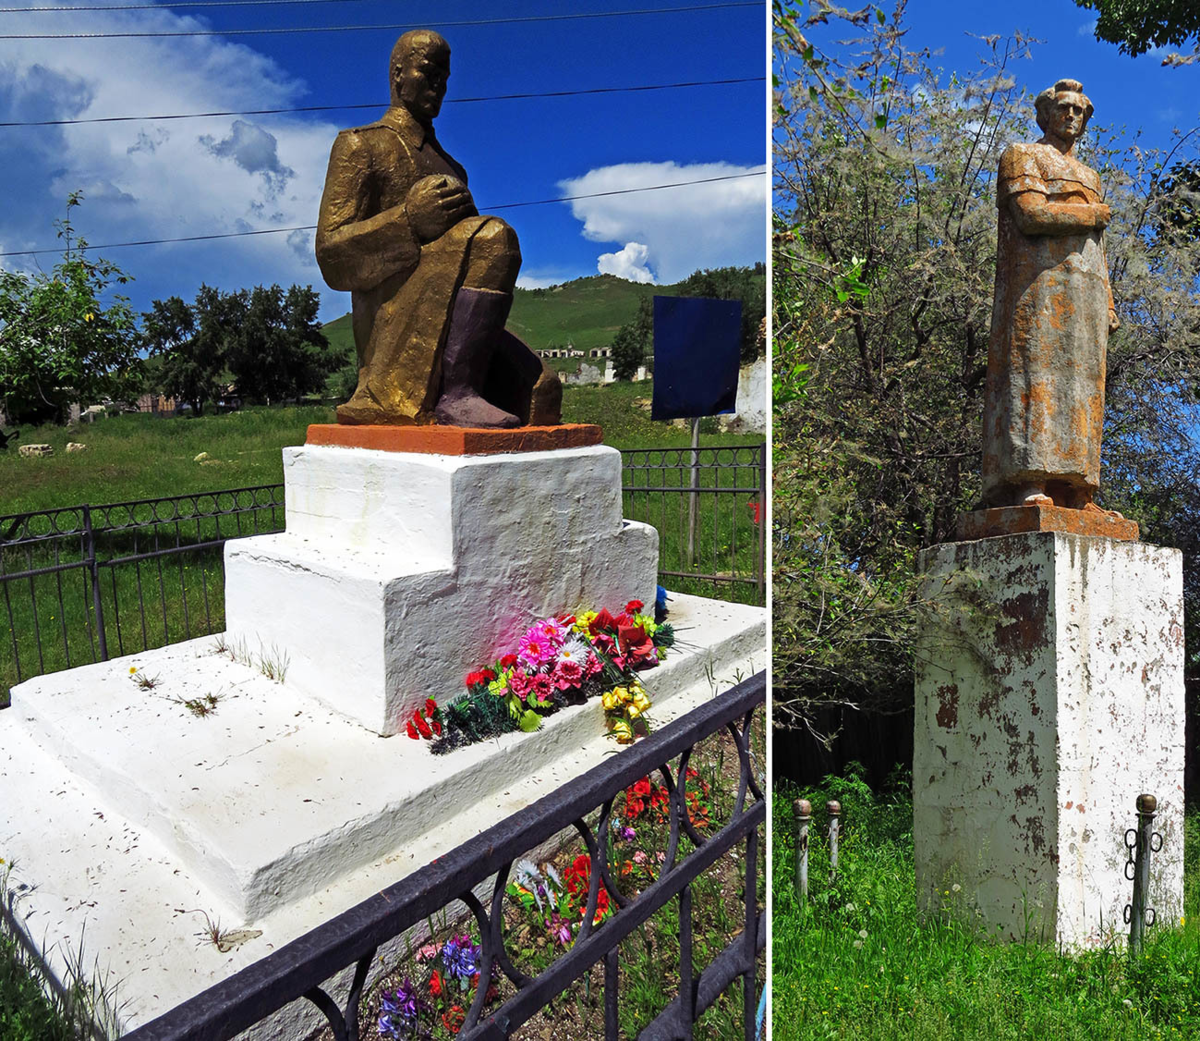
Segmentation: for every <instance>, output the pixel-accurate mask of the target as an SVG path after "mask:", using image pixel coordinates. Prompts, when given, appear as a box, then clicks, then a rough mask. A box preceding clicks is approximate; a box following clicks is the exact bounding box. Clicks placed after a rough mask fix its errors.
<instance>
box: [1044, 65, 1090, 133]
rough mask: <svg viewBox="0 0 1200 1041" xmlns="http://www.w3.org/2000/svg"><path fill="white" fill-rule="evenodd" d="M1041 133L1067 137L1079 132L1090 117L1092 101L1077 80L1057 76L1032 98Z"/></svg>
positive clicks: (1085, 125)
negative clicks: (1050, 84)
mask: <svg viewBox="0 0 1200 1041" xmlns="http://www.w3.org/2000/svg"><path fill="white" fill-rule="evenodd" d="M1033 105H1034V108H1035V109H1036V110H1037V125H1038V126H1039V127H1041V129H1042V133H1044V134H1048V135H1050V136H1051V137H1057V138H1060V139H1063V140H1067V141H1075V140H1077V139H1078V138H1079V137H1080V136H1082V134H1083V132H1084V130H1085V129H1086V128H1087V124H1088V120H1089V119H1091V118H1092V112H1093V111H1094V110H1093V108H1092V103H1091V101H1090V100H1089V99H1088V96H1087V95H1086V94H1084V92H1083V84H1082V83H1080V82H1079V81H1078V80H1059V81H1058V82H1057V83H1056V84H1054V86H1053V87H1047V88H1046V89H1045V90H1043V91H1042V92H1041V93H1040V94H1039V95H1038V96H1037V98H1035V99H1034V103H1033Z"/></svg>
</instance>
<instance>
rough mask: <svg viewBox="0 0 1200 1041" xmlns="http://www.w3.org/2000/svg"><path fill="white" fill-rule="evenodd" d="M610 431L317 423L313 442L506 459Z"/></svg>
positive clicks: (589, 440) (581, 444) (578, 443)
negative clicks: (502, 456) (504, 456)
mask: <svg viewBox="0 0 1200 1041" xmlns="http://www.w3.org/2000/svg"><path fill="white" fill-rule="evenodd" d="M603 437H604V432H603V431H602V430H601V429H600V427H598V426H596V425H595V424H593V423H563V424H561V425H559V426H553V427H516V428H515V429H513V430H484V429H477V428H475V427H448V426H437V425H432V426H383V425H379V426H369V425H364V426H357V425H347V424H343V423H313V424H312V425H311V426H310V427H309V428H308V439H307V442H306V443H307V444H310V445H337V446H338V447H340V448H373V449H375V450H376V451H379V452H420V453H422V454H426V455H500V454H501V453H506V452H546V451H552V450H554V449H557V448H586V447H587V446H588V445H598V444H600V443H601V441H602V440H603Z"/></svg>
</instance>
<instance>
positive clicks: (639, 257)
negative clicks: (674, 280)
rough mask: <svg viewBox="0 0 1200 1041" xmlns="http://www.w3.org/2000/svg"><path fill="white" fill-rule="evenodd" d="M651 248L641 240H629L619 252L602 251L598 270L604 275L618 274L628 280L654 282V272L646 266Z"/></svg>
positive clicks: (597, 265) (597, 266)
mask: <svg viewBox="0 0 1200 1041" xmlns="http://www.w3.org/2000/svg"><path fill="white" fill-rule="evenodd" d="M649 256H650V249H649V247H647V246H643V245H642V244H641V243H640V242H627V243H625V248H624V249H622V250H620V251H619V252H617V253H601V254H600V256H599V257H598V258H597V260H596V270H597V271H599V272H600V274H602V275H616V276H617V278H623V279H625V280H626V281H627V282H644V283H653V282H654V272H652V271H651V270H650V269H649V268H648V267H646V260H647V258H648V257H649Z"/></svg>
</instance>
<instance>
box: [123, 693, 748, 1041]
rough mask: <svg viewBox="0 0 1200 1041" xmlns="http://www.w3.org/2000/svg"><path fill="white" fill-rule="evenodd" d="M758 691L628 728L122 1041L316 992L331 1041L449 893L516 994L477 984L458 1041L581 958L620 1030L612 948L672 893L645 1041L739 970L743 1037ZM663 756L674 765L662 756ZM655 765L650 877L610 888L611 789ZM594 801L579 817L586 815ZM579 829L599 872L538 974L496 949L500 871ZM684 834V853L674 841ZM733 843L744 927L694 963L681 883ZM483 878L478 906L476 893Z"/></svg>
mask: <svg viewBox="0 0 1200 1041" xmlns="http://www.w3.org/2000/svg"><path fill="white" fill-rule="evenodd" d="M765 696H766V678H765V673H758V674H757V675H755V676H753V677H751V678H750V679H748V680H745V681H743V682H742V683H740V684H738V685H737V686H736V687H734V688H733V689H732V690H730V691H728V692H726V693H725V694H723V695H721V696H720V697H716V698H713V699H712V700H711V701H709V702H707V703H706V704H704V705H702V706H701V707H700V708H698V709H695V710H694V711H692V712H690V713H688V714H687V715H685V716H683V717H682V718H680V719H678V720H676V721H675V722H674V723H672V724H670V725H668V726H666V727H664V728H663V729H662V730H661V731H659V732H657V733H655V734H652V735H651V736H649V737H648V738H645V739H643V740H642V741H639V742H638V743H637V744H636V745H634V746H633V747H632V748H629V749H626V750H625V751H623V752H621V754H620V755H616V756H613V757H611V758H610V759H608V760H607V761H606V762H604V763H601V764H600V765H599V766H597V767H595V768H594V769H592V770H590V771H589V772H588V773H586V774H584V775H583V776H582V777H580V778H578V779H577V780H575V781H572V782H571V783H570V784H568V785H565V786H564V787H562V788H560V789H558V790H557V791H554V792H552V793H550V794H549V795H547V796H545V797H544V798H542V799H541V800H539V801H538V802H536V803H534V804H533V805H532V806H530V807H528V808H527V809H525V810H522V811H520V812H519V813H516V814H514V815H513V816H511V817H509V818H508V819H506V820H504V821H501V822H500V823H499V824H496V825H495V826H494V827H492V828H489V829H488V830H487V831H485V832H483V833H482V834H480V835H477V836H476V837H475V838H472V839H470V840H468V841H467V842H464V843H463V844H462V845H460V846H458V847H457V848H456V849H454V850H452V851H451V852H449V853H448V854H446V855H445V856H443V857H439V858H437V859H436V860H434V861H433V862H432V863H430V864H428V865H427V866H426V867H425V868H423V869H422V870H420V871H418V872H416V873H414V874H413V875H411V876H409V877H408V878H406V879H404V880H403V881H400V882H397V883H396V884H395V885H392V886H389V887H388V888H387V889H385V890H383V891H382V892H380V893H379V894H377V895H376V896H373V897H371V898H370V899H368V900H366V901H364V902H363V903H361V904H359V905H358V906H357V907H354V908H352V909H350V910H349V911H346V912H344V913H343V914H340V915H338V916H337V917H336V918H333V919H331V920H330V921H328V922H326V923H325V924H323V925H321V926H318V927H317V928H316V929H313V930H312V931H311V932H309V933H306V934H305V935H303V936H301V937H300V938H298V939H296V940H294V941H293V942H291V943H290V944H288V945H286V946H284V947H282V948H280V949H279V950H278V951H276V952H274V953H272V954H270V955H268V956H267V957H266V958H264V959H262V960H261V961H259V962H256V963H255V964H253V965H251V966H248V967H247V968H245V969H243V970H242V971H240V972H238V973H237V974H235V975H233V976H231V977H230V978H228V979H227V980H224V981H223V982H221V983H218V984H217V985H216V986H214V987H211V988H210V989H208V990H206V991H204V992H203V993H201V994H199V995H197V996H196V997H194V998H191V999H190V1000H188V1001H185V1002H184V1003H182V1004H181V1005H179V1006H177V1007H176V1008H175V1009H173V1010H171V1011H169V1012H167V1013H166V1014H164V1015H162V1016H160V1017H159V1018H157V1019H155V1020H154V1021H152V1022H150V1023H147V1024H145V1025H144V1026H142V1027H139V1028H137V1029H135V1030H133V1031H132V1032H131V1033H129V1034H127V1035H125V1036H126V1041H223V1039H225V1038H230V1037H233V1036H234V1035H236V1034H237V1033H239V1032H240V1031H243V1030H246V1029H248V1028H249V1027H251V1026H253V1025H254V1024H256V1023H259V1022H260V1021H262V1020H264V1019H266V1018H267V1017H269V1016H271V1015H272V1014H274V1013H275V1012H277V1011H278V1010H280V1009H282V1008H283V1007H284V1006H285V1005H287V1004H289V1003H290V1002H292V1001H296V1000H299V999H301V998H306V999H307V1000H309V1001H311V1002H312V1003H313V1004H315V1005H316V1006H317V1007H318V1008H319V1009H320V1010H321V1012H322V1013H324V1015H325V1017H326V1019H327V1020H328V1021H329V1024H330V1026H331V1027H332V1029H333V1033H334V1037H335V1039H337V1041H350V1039H357V1038H358V1037H359V1036H360V1024H359V1019H360V1000H361V998H362V994H363V989H364V986H365V984H366V981H367V975H368V972H369V970H370V967H371V964H372V961H373V960H374V959H375V956H376V951H377V950H378V949H379V948H380V946H381V945H382V944H384V943H386V942H387V941H389V940H391V939H392V938H394V937H398V936H400V935H401V934H403V933H404V932H405V930H407V929H409V928H410V927H412V926H414V925H417V924H418V923H420V922H423V921H425V920H426V919H428V918H429V917H430V916H432V915H433V914H435V913H436V912H438V911H439V910H441V909H443V908H446V907H447V906H448V905H450V904H452V903H453V902H455V901H462V903H463V904H465V905H466V907H467V908H468V909H469V911H470V914H471V915H472V916H473V917H474V919H475V922H476V923H477V925H478V928H479V932H480V937H481V941H482V942H481V946H482V960H481V963H480V967H479V971H480V976H481V979H483V980H485V981H486V980H489V979H491V978H492V976H493V972H495V974H496V975H497V976H503V977H505V978H506V979H507V980H508V981H509V983H510V984H511V985H512V987H513V988H515V989H514V992H513V993H512V995H511V996H509V997H507V998H506V999H504V1000H503V1001H502V1002H501V1003H499V1004H497V1005H496V1006H495V1007H491V1008H488V1007H485V1003H486V1001H487V992H488V990H489V988H488V987H487V986H484V985H480V986H479V987H478V988H477V989H476V992H475V999H474V1001H473V1003H472V1005H471V1008H470V1010H469V1012H467V1014H466V1018H465V1021H464V1023H463V1025H462V1028H461V1030H460V1032H459V1035H458V1036H459V1037H460V1038H461V1039H462V1041H498V1039H501V1038H506V1037H508V1036H509V1034H510V1033H511V1032H512V1031H515V1030H517V1029H518V1028H519V1027H520V1026H521V1025H522V1024H524V1023H526V1022H527V1021H528V1020H530V1019H531V1018H532V1017H533V1016H534V1015H535V1014H536V1013H537V1012H538V1011H540V1010H541V1009H542V1008H543V1007H545V1006H546V1005H547V1004H548V1003H549V1002H550V1001H551V1000H552V999H553V998H554V997H555V996H556V995H558V994H559V993H561V992H562V991H563V989H564V988H566V987H567V986H569V985H570V984H571V983H572V982H573V981H575V980H577V979H579V978H580V977H581V976H583V975H584V974H585V973H586V972H587V971H588V970H589V969H590V968H591V967H592V966H594V965H597V964H598V963H601V962H602V963H603V966H604V1024H605V1026H604V1030H605V1037H606V1038H607V1039H609V1041H615V1039H616V1038H617V1037H618V1010H619V1002H620V987H619V969H618V949H619V945H620V943H621V941H622V940H623V939H625V938H626V937H628V936H629V935H630V934H631V933H632V932H633V931H634V930H635V929H637V928H639V926H641V925H643V924H644V923H645V922H646V921H648V920H649V918H650V917H651V916H652V915H653V914H654V913H655V912H656V911H659V910H660V909H661V908H663V907H665V906H667V905H668V904H669V903H670V902H671V901H673V900H676V899H678V914H679V964H678V966H677V969H678V973H679V979H680V980H681V981H682V982H681V986H680V991H679V995H678V997H676V998H675V999H674V1000H673V1001H672V1002H670V1003H669V1004H668V1005H667V1007H666V1008H664V1009H663V1010H662V1011H661V1012H660V1013H659V1014H658V1016H657V1017H656V1018H655V1019H654V1020H653V1021H652V1022H651V1023H649V1024H648V1025H646V1026H645V1027H644V1028H643V1029H642V1030H641V1032H640V1034H639V1037H640V1038H641V1039H643V1041H665V1039H675V1038H690V1037H692V1036H693V1033H692V1028H693V1025H694V1024H695V1022H696V1019H697V1017H698V1016H700V1015H701V1014H702V1013H703V1012H704V1011H705V1009H707V1008H708V1007H709V1006H710V1005H712V1004H713V1002H714V1001H715V1000H716V998H717V996H718V995H719V994H720V993H721V992H722V991H723V990H725V989H726V988H727V987H729V986H730V984H731V983H732V982H733V981H734V980H736V979H738V978H739V977H740V978H741V979H742V1009H741V1020H742V1024H743V1028H744V1037H745V1038H746V1039H747V1041H750V1039H752V1038H753V1037H754V1034H755V1010H756V1005H757V993H756V985H755V977H756V972H759V973H761V969H762V966H761V959H760V957H759V955H760V954H761V952H762V951H763V949H764V946H765V942H766V928H765V917H764V913H763V912H762V911H760V910H759V906H758V897H757V891H758V889H759V885H758V883H759V878H758V857H759V848H760V842H761V841H762V840H763V838H764V835H763V830H764V828H765V822H766V802H765V800H764V797H763V791H762V786H761V784H760V781H761V780H762V779H763V777H764V774H763V765H762V763H761V762H759V763H756V762H755V760H754V754H753V753H752V750H751V737H752V734H753V728H754V724H755V718H756V716H757V717H758V721H759V726H762V725H763V720H762V713H761V712H759V711H758V710H759V709H760V708H762V707H763V706H764V703H765ZM723 730H727V731H728V732H729V734H730V735H731V736H732V738H733V741H734V743H735V746H736V749H737V756H738V787H737V795H736V798H735V800H734V803H733V808H732V811H731V813H730V815H729V818H728V820H726V821H725V822H724V824H723V826H721V827H720V828H719V830H716V831H714V832H713V833H711V834H709V835H701V834H700V833H699V832H698V831H697V829H696V828H695V826H694V825H693V824H692V821H691V819H690V816H689V812H688V761H689V758H690V757H691V755H692V751H693V749H694V748H695V747H696V745H697V744H698V743H699V742H700V741H702V740H703V739H704V738H706V737H709V736H711V735H714V734H717V733H719V732H721V731H723ZM672 762H676V765H675V767H674V768H673V769H672V766H671V764H672ZM653 773H658V774H659V775H660V776H661V777H662V780H663V784H664V785H665V787H666V788H667V789H668V791H669V792H670V805H669V823H670V830H669V838H668V842H667V849H666V851H665V856H664V860H663V863H662V867H661V871H660V872H659V874H658V877H657V878H656V880H655V881H654V882H653V883H652V884H650V885H649V886H648V887H647V888H646V889H644V890H643V891H642V892H641V893H639V894H637V895H636V896H627V895H626V894H624V893H622V891H621V889H620V887H619V885H618V881H619V879H618V878H616V877H614V872H613V871H612V870H611V865H610V864H609V863H608V849H609V834H608V830H609V825H610V822H611V821H612V819H613V812H612V811H613V803H614V800H615V798H616V797H617V795H619V794H620V793H621V792H622V791H624V790H625V789H627V788H628V787H629V786H630V785H632V784H633V783H635V782H636V781H637V780H638V779H639V778H642V777H645V776H646V775H648V774H653ZM597 811H598V813H599V817H598V822H597V824H596V826H595V828H594V829H593V828H592V827H590V826H589V824H588V822H587V821H588V817H589V815H591V814H593V813H595V812H597ZM572 826H573V827H574V828H575V829H576V830H577V831H578V832H579V834H580V836H581V837H582V839H583V841H584V843H585V845H586V846H587V849H588V851H589V854H590V856H591V861H592V863H593V864H595V865H596V866H597V870H595V871H592V872H591V873H590V883H589V888H588V894H587V907H586V910H585V912H584V915H583V920H582V921H583V924H582V925H581V926H580V928H579V931H578V933H577V934H576V937H575V939H574V942H573V943H572V944H571V946H570V947H569V949H567V950H566V951H565V952H564V953H563V954H562V955H560V956H559V957H557V958H556V959H554V960H553V961H552V962H551V963H550V964H549V965H548V966H547V967H546V968H545V969H544V970H542V971H541V972H540V973H538V975H537V976H535V977H531V976H529V975H527V974H525V973H524V972H522V971H521V970H520V969H519V968H517V966H516V965H514V962H513V959H512V957H511V956H510V952H509V949H508V947H507V945H506V936H505V931H504V915H503V906H504V896H505V884H506V881H507V880H508V877H509V872H510V870H511V869H512V867H513V864H514V862H516V861H517V859H518V858H520V857H522V856H524V855H526V854H527V853H528V852H529V851H531V850H534V849H536V848H537V847H539V846H541V845H542V844H544V843H546V842H548V841H550V840H552V839H553V838H554V837H555V836H556V835H558V834H560V833H561V832H562V830H563V829H564V828H569V827H572ZM685 837H686V839H687V842H688V843H689V844H690V851H688V852H685V851H684V849H683V847H684V839H685ZM739 846H744V853H743V854H742V858H741V859H742V861H743V864H744V872H745V874H744V878H743V886H742V907H743V923H742V931H741V933H740V934H739V935H737V936H736V937H735V938H734V939H733V941H732V942H731V943H730V944H729V945H728V946H727V947H726V948H725V949H724V950H723V951H721V953H719V954H718V955H717V956H716V957H715V958H714V959H713V960H712V962H711V963H710V964H709V965H708V966H707V967H706V968H704V969H703V971H701V972H700V973H699V975H697V974H696V972H695V968H694V961H693V959H694V955H695V951H694V950H693V945H692V928H693V922H692V902H691V896H692V891H691V886H692V883H693V882H694V881H695V880H696V879H697V878H698V877H699V876H700V875H701V874H702V873H704V872H705V871H707V870H709V869H711V868H713V867H714V865H717V864H718V862H719V861H720V860H721V858H722V857H723V856H726V855H729V854H731V853H733V852H735V851H736V850H737V847H739ZM491 880H494V881H492V884H491V896H490V899H489V901H488V906H487V907H485V906H484V904H483V902H481V901H480V900H479V899H478V898H477V897H476V896H475V890H476V889H477V888H478V887H480V886H481V885H485V884H487V883H488V882H489V881H491ZM602 884H603V886H604V887H605V889H606V890H607V892H608V894H609V899H610V900H611V901H612V902H615V904H616V905H617V908H618V910H617V911H616V913H615V914H613V915H612V917H610V918H608V919H607V920H605V921H604V922H603V923H602V924H601V925H599V926H598V927H595V928H593V927H592V920H593V915H594V914H595V912H596V908H597V905H598V901H599V893H600V886H601V885H602ZM350 966H354V974H353V980H352V982H351V984H350V987H349V990H348V993H347V994H346V995H345V996H344V998H342V1000H340V1001H338V1000H336V999H335V998H334V997H333V996H331V995H330V993H329V991H328V990H327V989H326V987H327V983H326V981H328V980H329V979H330V978H331V977H333V976H334V975H335V974H337V973H338V972H340V971H342V970H345V969H348V968H349V967H350Z"/></svg>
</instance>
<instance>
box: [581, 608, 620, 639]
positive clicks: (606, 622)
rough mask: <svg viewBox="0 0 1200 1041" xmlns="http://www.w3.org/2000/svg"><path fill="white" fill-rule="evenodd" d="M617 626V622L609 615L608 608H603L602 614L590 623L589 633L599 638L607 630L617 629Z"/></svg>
mask: <svg viewBox="0 0 1200 1041" xmlns="http://www.w3.org/2000/svg"><path fill="white" fill-rule="evenodd" d="M616 625H617V620H616V619H615V618H614V617H613V616H612V615H611V614H609V613H608V608H602V609H601V610H600V613H599V614H597V615H596V617H595V618H593V619H592V620H591V621H590V622H589V623H588V632H589V633H591V634H592V635H593V636H598V635H600V633H602V632H605V631H606V630H609V629H615V628H616Z"/></svg>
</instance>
